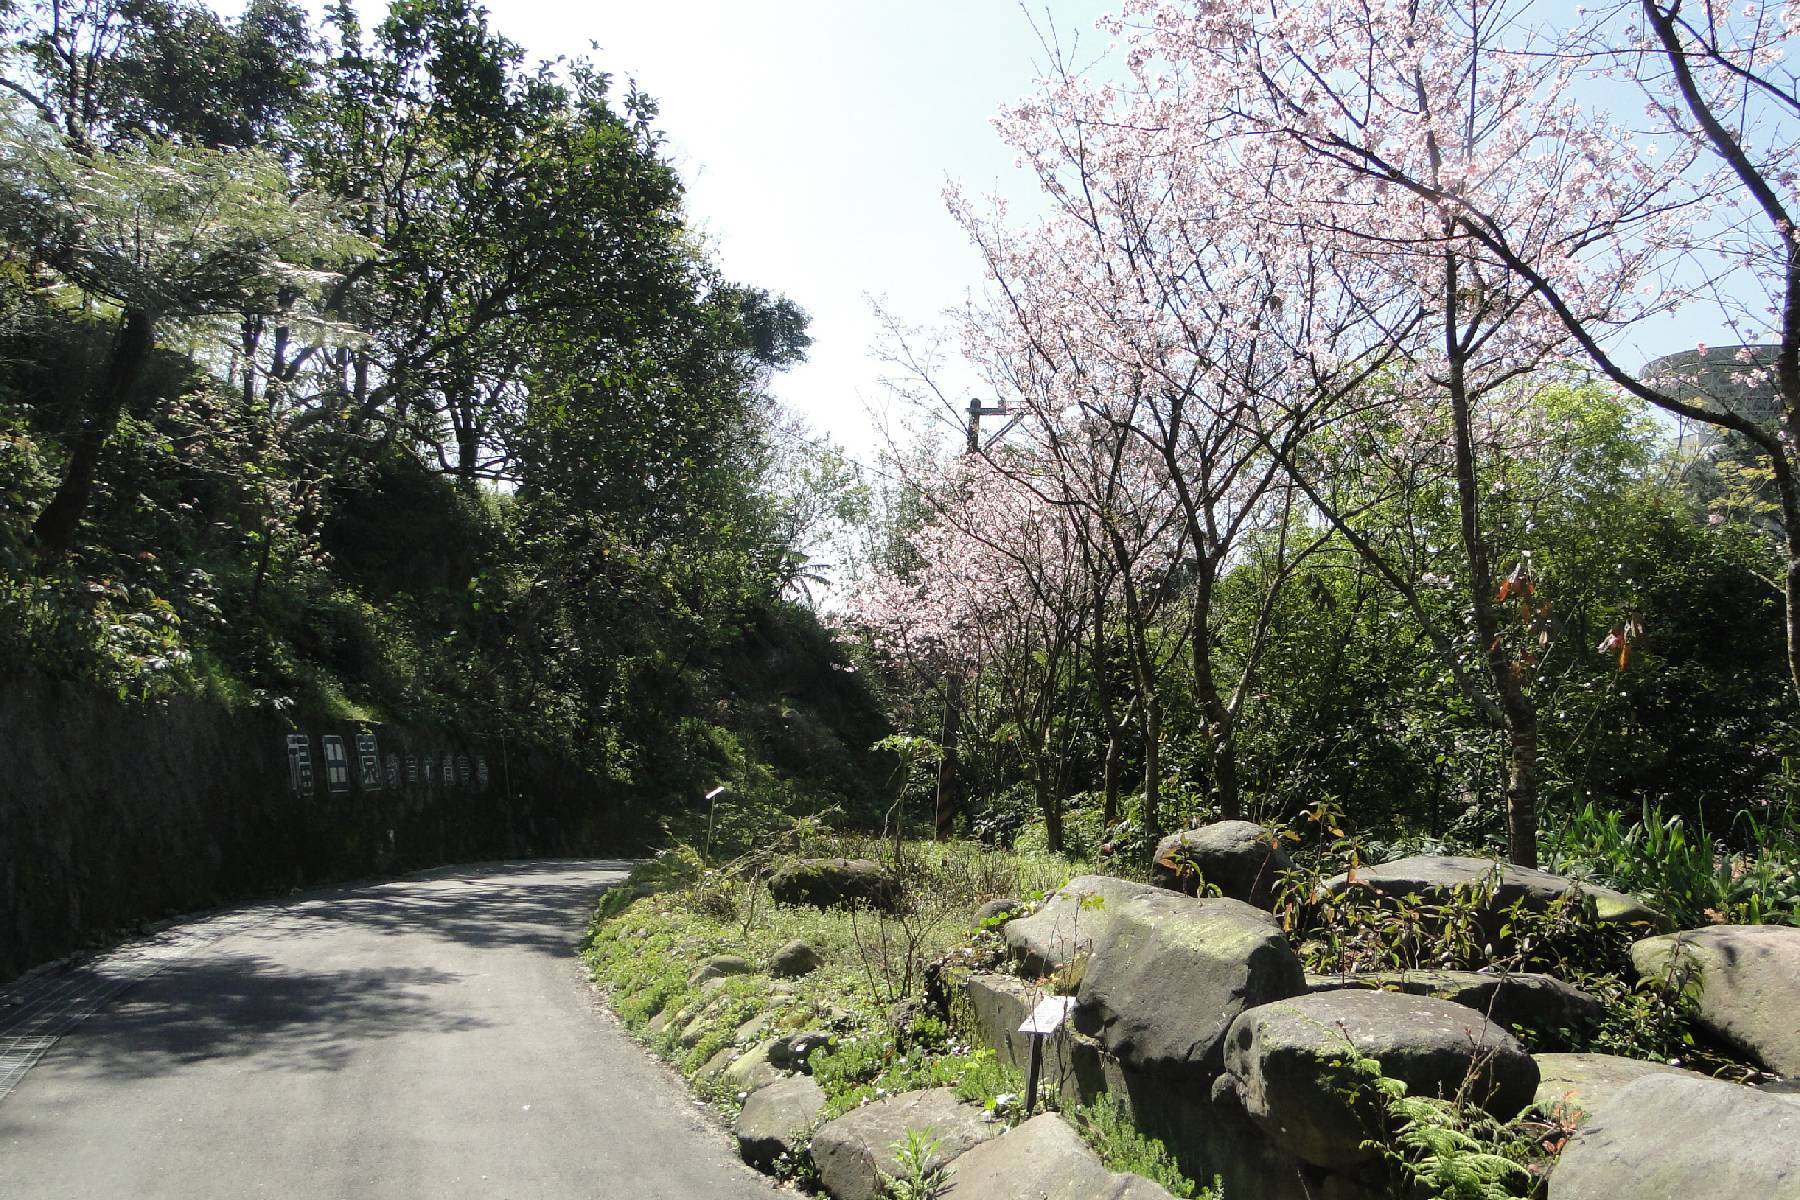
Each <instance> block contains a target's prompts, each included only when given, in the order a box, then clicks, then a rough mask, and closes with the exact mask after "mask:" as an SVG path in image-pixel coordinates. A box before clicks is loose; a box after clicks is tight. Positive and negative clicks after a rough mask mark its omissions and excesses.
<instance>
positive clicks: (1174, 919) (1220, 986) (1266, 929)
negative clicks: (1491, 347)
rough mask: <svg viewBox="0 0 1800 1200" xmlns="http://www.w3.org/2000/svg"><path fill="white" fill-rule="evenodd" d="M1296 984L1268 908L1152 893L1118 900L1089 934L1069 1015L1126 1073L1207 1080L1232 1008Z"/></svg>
mask: <svg viewBox="0 0 1800 1200" xmlns="http://www.w3.org/2000/svg"><path fill="white" fill-rule="evenodd" d="M1304 987H1305V973H1304V972H1303V971H1302V969H1301V966H1300V960H1299V958H1298V957H1297V956H1296V955H1295V954H1294V951H1293V948H1292V947H1291V946H1290V945H1289V944H1288V940H1287V938H1286V937H1285V936H1284V935H1283V934H1282V932H1281V927H1280V926H1279V925H1277V924H1276V923H1275V919H1274V918H1273V917H1271V916H1270V915H1269V914H1268V913H1265V912H1263V911H1262V910H1261V909H1257V908H1252V907H1251V906H1250V905H1248V904H1245V903H1244V902H1243V901H1241V900H1225V899H1216V898H1215V899H1204V900H1201V899H1195V898H1193V897H1190V896H1184V895H1181V894H1180V893H1177V892H1169V891H1162V890H1151V891H1150V892H1149V893H1148V894H1137V895H1132V896H1130V897H1127V898H1125V899H1123V900H1122V901H1121V902H1119V903H1118V904H1117V905H1116V911H1115V912H1114V913H1113V916H1112V921H1111V923H1110V925H1109V926H1108V927H1107V929H1106V930H1105V932H1104V933H1103V934H1102V935H1101V936H1100V937H1099V938H1097V939H1096V941H1095V944H1094V949H1093V953H1092V955H1091V956H1090V957H1089V958H1088V961H1087V965H1086V967H1085V969H1084V970H1083V971H1082V975H1081V987H1080V989H1079V990H1078V991H1077V992H1076V1005H1075V1013H1074V1022H1075V1027H1076V1028H1077V1029H1079V1030H1080V1031H1081V1032H1082V1033H1085V1034H1088V1035H1090V1036H1092V1037H1094V1038H1096V1039H1097V1040H1098V1041H1099V1042H1100V1044H1101V1046H1103V1047H1104V1048H1105V1050H1106V1052H1107V1053H1108V1054H1109V1055H1111V1056H1112V1057H1113V1058H1114V1059H1116V1060H1117V1061H1118V1063H1119V1064H1120V1066H1121V1067H1123V1068H1124V1069H1126V1070H1128V1071H1140V1072H1144V1073H1147V1074H1149V1075H1153V1076H1156V1077H1158V1078H1160V1079H1164V1080H1177V1079H1179V1080H1183V1081H1188V1082H1192V1083H1195V1084H1197V1085H1202V1086H1210V1084H1211V1082H1212V1080H1213V1079H1214V1078H1215V1077H1216V1076H1217V1075H1218V1073H1219V1071H1220V1069H1221V1067H1222V1066H1223V1060H1224V1048H1225V1032H1226V1030H1227V1029H1229V1028H1230V1027H1231V1023H1232V1021H1234V1020H1235V1019H1236V1018H1237V1016H1238V1014H1240V1013H1242V1012H1244V1011H1245V1010H1246V1009H1254V1008H1255V1007H1256V1006H1257V1005H1261V1004H1268V1003H1270V1002H1271V1001H1274V1000H1281V999H1285V998H1286V997H1289V996H1294V995H1298V994H1299V993H1300V992H1301V991H1302V989H1303V988H1304Z"/></svg>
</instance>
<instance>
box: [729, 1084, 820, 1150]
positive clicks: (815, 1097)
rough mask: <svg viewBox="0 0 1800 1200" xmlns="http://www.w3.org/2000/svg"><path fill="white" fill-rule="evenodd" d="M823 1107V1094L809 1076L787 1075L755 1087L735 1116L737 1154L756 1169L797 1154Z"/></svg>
mask: <svg viewBox="0 0 1800 1200" xmlns="http://www.w3.org/2000/svg"><path fill="white" fill-rule="evenodd" d="M824 1108H825V1092H824V1090H823V1089H822V1088H820V1087H819V1085H818V1084H817V1083H814V1082H813V1079H812V1076H810V1075H791V1076H789V1077H788V1078H786V1079H780V1080H776V1081H775V1082H773V1083H770V1084H768V1085H767V1086H766V1087H760V1088H757V1089H756V1090H755V1091H753V1092H751V1093H750V1095H749V1096H748V1097H747V1098H746V1099H745V1100H744V1108H743V1111H741V1112H740V1113H738V1118H737V1124H736V1126H735V1132H736V1133H737V1143H738V1154H739V1155H741V1156H742V1157H743V1160H744V1161H745V1162H747V1163H749V1164H750V1165H751V1166H753V1167H755V1168H757V1169H758V1170H762V1171H766V1170H769V1169H770V1168H772V1167H773V1166H774V1165H775V1163H776V1161H777V1160H778V1159H780V1158H782V1157H783V1156H784V1155H785V1156H792V1155H794V1154H795V1153H797V1152H798V1151H799V1150H800V1149H801V1148H802V1146H803V1145H804V1144H805V1141H806V1136H807V1134H809V1133H811V1132H812V1128H813V1125H814V1124H816V1123H817V1122H818V1119H819V1113H820V1112H821V1111H823V1110H824Z"/></svg>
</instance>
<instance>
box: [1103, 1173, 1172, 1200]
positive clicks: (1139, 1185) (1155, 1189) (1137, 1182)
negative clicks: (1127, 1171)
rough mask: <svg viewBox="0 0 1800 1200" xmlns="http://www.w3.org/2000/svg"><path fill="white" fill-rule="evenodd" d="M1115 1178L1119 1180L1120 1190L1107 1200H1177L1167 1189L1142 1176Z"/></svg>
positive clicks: (1110, 1195) (1120, 1176)
mask: <svg viewBox="0 0 1800 1200" xmlns="http://www.w3.org/2000/svg"><path fill="white" fill-rule="evenodd" d="M1113 1178H1114V1179H1116V1180H1118V1188H1117V1190H1116V1191H1113V1192H1112V1193H1110V1194H1109V1195H1108V1196H1107V1200H1175V1197H1174V1196H1173V1195H1172V1194H1170V1192H1169V1190H1168V1189H1167V1188H1165V1187H1162V1186H1161V1185H1159V1184H1155V1183H1152V1182H1150V1181H1149V1180H1148V1179H1145V1178H1144V1177H1143V1176H1142V1175H1115V1176H1113Z"/></svg>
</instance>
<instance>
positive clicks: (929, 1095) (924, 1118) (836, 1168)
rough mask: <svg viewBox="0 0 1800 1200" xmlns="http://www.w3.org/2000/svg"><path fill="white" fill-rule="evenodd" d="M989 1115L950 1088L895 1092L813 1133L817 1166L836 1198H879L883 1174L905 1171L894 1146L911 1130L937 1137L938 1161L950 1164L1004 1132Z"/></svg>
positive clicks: (826, 1185) (813, 1151) (861, 1199)
mask: <svg viewBox="0 0 1800 1200" xmlns="http://www.w3.org/2000/svg"><path fill="white" fill-rule="evenodd" d="M984 1117H985V1114H984V1113H982V1112H981V1110H980V1109H978V1108H976V1107H974V1106H973V1105H970V1104H964V1103H962V1102H961V1101H959V1100H958V1099H957V1098H956V1093H955V1092H953V1091H951V1090H950V1089H949V1088H931V1089H930V1090H928V1091H922V1092H906V1093H903V1094H901V1095H898V1096H889V1097H888V1098H887V1099H885V1100H878V1101H876V1102H875V1103H873V1104H865V1105H864V1106H863V1107H861V1108H857V1109H852V1110H851V1111H850V1112H847V1113H845V1114H844V1115H843V1116H841V1117H839V1118H837V1119H836V1120H834V1121H827V1122H826V1123H825V1125H824V1126H822V1127H821V1128H820V1129H819V1131H818V1132H817V1133H815V1134H814V1135H813V1139H812V1158H813V1166H814V1167H816V1168H817V1169H818V1172H819V1182H820V1184H821V1185H822V1186H823V1187H824V1188H825V1190H826V1191H828V1192H830V1193H831V1195H832V1196H833V1197H835V1200H877V1198H878V1197H880V1196H881V1195H882V1193H883V1187H882V1175H883V1174H887V1175H894V1174H896V1173H898V1172H899V1170H900V1164H899V1162H898V1161H897V1160H896V1159H895V1157H894V1147H895V1145H896V1144H901V1145H904V1144H905V1142H906V1134H907V1131H908V1130H916V1131H918V1132H920V1133H925V1134H929V1135H930V1136H931V1137H932V1138H934V1139H936V1141H937V1150H936V1152H935V1155H934V1158H933V1160H932V1161H933V1162H935V1163H937V1164H948V1163H949V1162H950V1161H951V1160H952V1159H954V1158H955V1157H956V1156H957V1155H959V1154H962V1153H963V1152H964V1151H966V1150H969V1149H972V1148H973V1147H975V1146H979V1145H980V1144H981V1143H982V1142H985V1141H987V1140H988V1139H989V1138H991V1137H994V1136H996V1135H997V1134H999V1133H1000V1131H1001V1126H999V1125H997V1124H995V1123H994V1122H992V1121H988V1120H985V1119H984ZM927 1165H928V1167H929V1164H927Z"/></svg>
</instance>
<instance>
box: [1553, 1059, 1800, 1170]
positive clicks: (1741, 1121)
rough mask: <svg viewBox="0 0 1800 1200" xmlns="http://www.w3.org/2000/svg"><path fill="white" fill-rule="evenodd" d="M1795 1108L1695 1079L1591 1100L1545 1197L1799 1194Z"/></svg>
mask: <svg viewBox="0 0 1800 1200" xmlns="http://www.w3.org/2000/svg"><path fill="white" fill-rule="evenodd" d="M1797 1148H1800V1105H1796V1104H1791V1103H1788V1102H1787V1101H1785V1100H1783V1099H1781V1098H1779V1097H1776V1096H1769V1095H1765V1094H1763V1093H1761V1092H1759V1091H1757V1090H1756V1089H1754V1088H1747V1087H1739V1086H1738V1085H1736V1084H1731V1083H1722V1082H1720V1081H1719V1080H1716V1079H1707V1078H1704V1077H1702V1076H1699V1075H1693V1074H1690V1073H1685V1072H1684V1073H1681V1074H1677V1075H1664V1074H1653V1075H1648V1076H1646V1077H1645V1078H1643V1079H1639V1080H1638V1081H1637V1082H1636V1083H1632V1084H1629V1085H1627V1086H1626V1087H1623V1088H1621V1089H1619V1090H1618V1091H1617V1092H1615V1093H1613V1094H1612V1095H1611V1096H1608V1097H1606V1098H1605V1099H1604V1100H1602V1101H1601V1102H1600V1103H1598V1104H1596V1105H1595V1106H1594V1110H1593V1112H1592V1113H1591V1114H1590V1115H1589V1116H1588V1119H1587V1122H1586V1123H1585V1124H1583V1125H1582V1127H1581V1128H1580V1129H1579V1130H1578V1131H1576V1133H1575V1135H1574V1136H1573V1137H1571V1138H1570V1139H1569V1143H1568V1145H1567V1146H1565V1147H1564V1148H1563V1152H1562V1157H1561V1158H1560V1159H1559V1160H1558V1161H1557V1164H1556V1166H1555V1168H1554V1169H1553V1170H1552V1171H1551V1173H1550V1200H1623V1198H1625V1197H1629V1198H1630V1200H1699V1198H1700V1197H1714V1196H1717V1197H1726V1196H1734V1197H1735V1196H1745V1197H1751V1196H1753V1197H1755V1198H1756V1200H1800V1149H1797Z"/></svg>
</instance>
